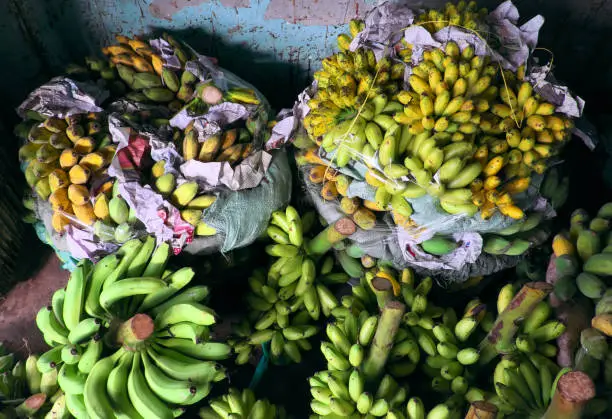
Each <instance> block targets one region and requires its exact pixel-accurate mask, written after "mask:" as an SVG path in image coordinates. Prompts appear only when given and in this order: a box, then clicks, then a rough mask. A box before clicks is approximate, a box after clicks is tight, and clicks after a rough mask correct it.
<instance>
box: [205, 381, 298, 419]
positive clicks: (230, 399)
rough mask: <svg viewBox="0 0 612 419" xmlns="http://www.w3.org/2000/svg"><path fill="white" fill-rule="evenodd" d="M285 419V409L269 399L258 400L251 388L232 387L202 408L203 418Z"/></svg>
mask: <svg viewBox="0 0 612 419" xmlns="http://www.w3.org/2000/svg"><path fill="white" fill-rule="evenodd" d="M228 417H231V418H234V417H236V418H253V419H285V418H287V414H286V413H285V409H284V408H283V407H282V406H281V407H276V406H275V405H273V404H271V403H270V402H269V401H268V400H257V399H255V394H254V393H253V391H252V390H250V389H245V390H242V391H240V390H238V389H235V388H230V389H229V392H228V393H227V394H224V395H223V396H221V397H218V398H216V399H214V400H211V401H209V402H208V407H204V408H202V409H200V418H202V419H225V418H228Z"/></svg>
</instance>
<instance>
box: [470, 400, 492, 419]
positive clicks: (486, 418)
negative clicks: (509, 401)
mask: <svg viewBox="0 0 612 419" xmlns="http://www.w3.org/2000/svg"><path fill="white" fill-rule="evenodd" d="M496 418H497V407H496V406H495V405H494V404H492V403H487V402H485V401H476V402H474V403H472V404H471V405H470V410H468V412H467V414H466V415H465V419H496Z"/></svg>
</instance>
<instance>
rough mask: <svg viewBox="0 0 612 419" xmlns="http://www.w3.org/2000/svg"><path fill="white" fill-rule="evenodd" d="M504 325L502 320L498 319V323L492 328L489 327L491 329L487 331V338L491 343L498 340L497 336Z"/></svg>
mask: <svg viewBox="0 0 612 419" xmlns="http://www.w3.org/2000/svg"><path fill="white" fill-rule="evenodd" d="M503 327H504V322H503V321H500V322H499V323H497V324H496V325H495V326H494V327H493V329H491V331H490V332H489V336H487V340H488V341H489V342H491V343H496V342H497V341H498V340H499V337H500V336H501V333H500V331H501V329H502V328H503Z"/></svg>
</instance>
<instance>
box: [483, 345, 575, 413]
mask: <svg viewBox="0 0 612 419" xmlns="http://www.w3.org/2000/svg"><path fill="white" fill-rule="evenodd" d="M568 371H571V369H570V368H563V369H561V368H559V367H558V366H557V365H556V364H554V363H550V362H541V360H540V359H538V358H534V357H530V358H527V357H521V358H516V357H511V356H506V357H504V358H502V359H501V360H500V361H499V362H498V363H497V365H496V366H495V371H494V373H493V384H494V386H495V392H496V393H497V398H495V397H493V398H492V399H491V402H492V403H494V404H495V405H496V406H497V407H498V409H499V410H500V412H502V413H504V414H507V415H510V414H515V415H520V417H533V418H535V417H542V415H543V414H544V412H545V411H546V409H547V408H548V405H549V404H550V401H551V399H552V397H553V395H554V392H555V388H556V386H557V385H556V384H557V382H558V381H559V378H561V376H562V375H563V374H565V373H567V372H568ZM555 375H556V377H555Z"/></svg>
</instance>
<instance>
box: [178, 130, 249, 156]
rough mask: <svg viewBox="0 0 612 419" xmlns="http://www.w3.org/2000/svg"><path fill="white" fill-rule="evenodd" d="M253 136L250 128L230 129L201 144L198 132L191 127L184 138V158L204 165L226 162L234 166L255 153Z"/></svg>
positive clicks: (208, 138)
mask: <svg viewBox="0 0 612 419" xmlns="http://www.w3.org/2000/svg"><path fill="white" fill-rule="evenodd" d="M249 126H251V125H249V124H247V127H249ZM253 134H254V132H251V131H249V129H248V128H229V129H226V130H225V131H223V132H221V133H219V134H214V135H211V136H209V137H206V139H205V140H204V141H202V142H200V141H199V140H198V132H197V131H196V130H195V129H193V125H189V126H188V127H187V128H185V137H184V138H183V144H182V150H183V158H184V159H185V160H198V161H201V162H203V163H208V162H225V161H226V162H228V163H229V164H230V165H232V166H234V165H236V164H238V163H240V162H241V161H242V160H244V159H245V158H247V157H248V156H249V155H251V153H252V152H253V143H252V136H253Z"/></svg>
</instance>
